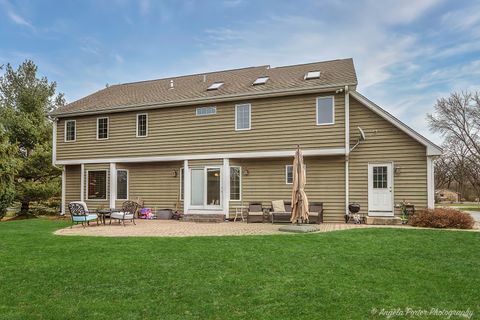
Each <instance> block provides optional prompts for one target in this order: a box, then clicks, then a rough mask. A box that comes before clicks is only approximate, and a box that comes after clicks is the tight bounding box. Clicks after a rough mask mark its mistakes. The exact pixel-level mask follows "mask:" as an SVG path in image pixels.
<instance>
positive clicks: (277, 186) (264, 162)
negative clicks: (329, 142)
mask: <svg viewBox="0 0 480 320" xmlns="http://www.w3.org/2000/svg"><path fill="white" fill-rule="evenodd" d="M292 162H293V159H288V158H284V159H251V160H240V159H239V160H231V161H230V164H231V165H232V166H233V165H240V166H241V167H242V171H243V170H248V171H249V174H248V176H245V175H243V176H242V201H230V215H231V217H233V215H234V214H235V209H234V207H235V206H238V205H239V204H240V203H243V205H245V206H247V205H248V203H249V202H262V204H263V205H264V206H265V207H270V206H271V201H272V200H285V201H290V200H291V196H292V185H291V184H286V183H285V166H286V165H287V164H292ZM305 163H306V167H307V185H306V188H305V191H306V193H307V196H308V199H309V201H312V202H323V203H324V208H325V221H326V222H333V221H341V220H342V219H343V214H344V210H343V208H344V206H345V187H344V186H345V174H344V166H345V162H344V159H343V157H306V158H305Z"/></svg>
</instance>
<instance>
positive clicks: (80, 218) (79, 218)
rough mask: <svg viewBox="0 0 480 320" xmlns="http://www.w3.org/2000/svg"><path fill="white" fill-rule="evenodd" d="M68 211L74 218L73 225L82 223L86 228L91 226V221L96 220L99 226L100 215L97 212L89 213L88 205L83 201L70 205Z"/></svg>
mask: <svg viewBox="0 0 480 320" xmlns="http://www.w3.org/2000/svg"><path fill="white" fill-rule="evenodd" d="M68 210H69V211H70V216H71V217H72V225H71V226H70V228H71V227H73V225H74V224H75V223H76V224H78V223H81V224H82V226H83V227H84V228H85V225H89V224H90V221H93V220H96V221H97V225H98V215H97V214H96V213H95V212H92V211H88V208H87V204H86V203H85V202H83V201H74V202H70V203H69V204H68Z"/></svg>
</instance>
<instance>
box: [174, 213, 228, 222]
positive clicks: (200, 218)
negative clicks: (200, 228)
mask: <svg viewBox="0 0 480 320" xmlns="http://www.w3.org/2000/svg"><path fill="white" fill-rule="evenodd" d="M183 221H187V222H210V223H212V222H223V221H225V215H224V214H202V213H189V214H186V215H184V216H183Z"/></svg>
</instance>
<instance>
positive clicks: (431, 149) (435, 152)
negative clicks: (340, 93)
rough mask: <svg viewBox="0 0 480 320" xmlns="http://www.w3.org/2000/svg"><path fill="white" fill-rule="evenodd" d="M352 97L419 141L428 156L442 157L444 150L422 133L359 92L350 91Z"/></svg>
mask: <svg viewBox="0 0 480 320" xmlns="http://www.w3.org/2000/svg"><path fill="white" fill-rule="evenodd" d="M350 95H351V96H352V97H354V98H355V99H357V100H358V101H359V102H360V103H362V104H363V105H365V106H366V107H367V108H369V109H370V110H372V111H373V112H375V113H376V114H378V115H379V116H380V117H382V118H384V119H385V120H387V121H388V122H390V123H391V124H393V125H394V126H396V127H397V128H399V129H400V130H402V131H403V132H405V133H406V134H408V135H409V136H410V137H412V138H413V139H415V140H417V141H418V142H419V143H421V144H423V145H424V146H425V147H427V156H440V155H442V152H443V150H442V148H440V147H439V146H437V145H436V144H434V143H433V142H431V141H430V140H428V139H427V138H425V137H424V136H422V135H421V134H420V133H418V132H417V131H415V130H413V129H412V128H410V127H409V126H407V125H406V124H405V123H403V122H402V121H400V120H398V119H397V118H395V117H394V116H393V115H391V114H390V113H389V112H387V111H386V110H384V109H383V108H381V107H380V106H378V105H376V104H375V103H373V102H372V101H370V100H368V99H367V98H366V97H364V96H363V95H361V94H360V93H358V92H357V91H350Z"/></svg>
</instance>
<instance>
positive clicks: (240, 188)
mask: <svg viewBox="0 0 480 320" xmlns="http://www.w3.org/2000/svg"><path fill="white" fill-rule="evenodd" d="M230 168H239V169H240V186H239V189H238V192H239V195H240V198H239V199H232V192H231V190H230V197H229V198H230V199H229V200H230V201H242V167H241V166H230ZM229 173H230V172H229ZM228 178H229V179H228V183H230V182H231V180H230V179H231V178H232V177H231V176H229V177H228Z"/></svg>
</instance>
